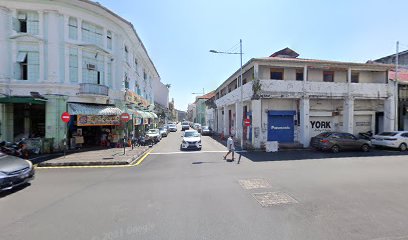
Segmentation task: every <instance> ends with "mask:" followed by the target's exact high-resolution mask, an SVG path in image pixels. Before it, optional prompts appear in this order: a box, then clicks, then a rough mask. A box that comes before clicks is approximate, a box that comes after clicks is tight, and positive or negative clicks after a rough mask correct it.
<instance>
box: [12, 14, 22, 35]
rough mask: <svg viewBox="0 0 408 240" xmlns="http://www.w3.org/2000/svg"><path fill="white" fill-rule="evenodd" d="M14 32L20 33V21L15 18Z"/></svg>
mask: <svg viewBox="0 0 408 240" xmlns="http://www.w3.org/2000/svg"><path fill="white" fill-rule="evenodd" d="M13 30H14V31H16V32H20V21H19V20H18V19H17V18H15V17H13Z"/></svg>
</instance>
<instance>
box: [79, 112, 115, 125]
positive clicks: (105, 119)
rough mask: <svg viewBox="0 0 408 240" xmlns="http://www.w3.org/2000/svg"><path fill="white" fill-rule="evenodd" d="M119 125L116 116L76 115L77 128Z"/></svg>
mask: <svg viewBox="0 0 408 240" xmlns="http://www.w3.org/2000/svg"><path fill="white" fill-rule="evenodd" d="M112 125H120V116H117V115H108V116H104V115H77V126H112Z"/></svg>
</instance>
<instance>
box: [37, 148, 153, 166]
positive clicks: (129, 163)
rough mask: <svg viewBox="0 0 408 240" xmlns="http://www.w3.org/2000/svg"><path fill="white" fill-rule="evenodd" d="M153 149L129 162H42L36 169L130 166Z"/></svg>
mask: <svg viewBox="0 0 408 240" xmlns="http://www.w3.org/2000/svg"><path fill="white" fill-rule="evenodd" d="M150 150H151V148H147V149H146V150H144V151H143V152H141V153H140V154H138V155H134V156H132V157H131V158H129V159H128V160H121V161H92V162H57V163H49V162H46V161H44V162H41V163H38V164H36V167H40V168H41V167H81V166H82V167H85V166H87V167H91V166H95V167H97V166H129V165H132V164H134V162H136V161H137V160H139V159H140V158H142V157H143V156H144V155H145V154H146V153H147V152H148V151H150Z"/></svg>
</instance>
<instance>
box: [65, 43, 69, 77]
mask: <svg viewBox="0 0 408 240" xmlns="http://www.w3.org/2000/svg"><path fill="white" fill-rule="evenodd" d="M64 48H65V55H64V58H65V65H64V69H65V70H64V74H65V77H64V82H65V83H66V84H69V82H70V81H69V75H70V73H69V54H70V51H69V50H70V49H69V47H68V46H64Z"/></svg>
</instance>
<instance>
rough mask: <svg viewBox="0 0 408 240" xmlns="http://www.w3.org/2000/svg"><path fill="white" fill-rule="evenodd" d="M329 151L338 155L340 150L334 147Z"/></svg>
mask: <svg viewBox="0 0 408 240" xmlns="http://www.w3.org/2000/svg"><path fill="white" fill-rule="evenodd" d="M331 150H332V152H334V153H338V152H339V151H340V148H339V146H337V145H334V146H333V147H332V148H331Z"/></svg>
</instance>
